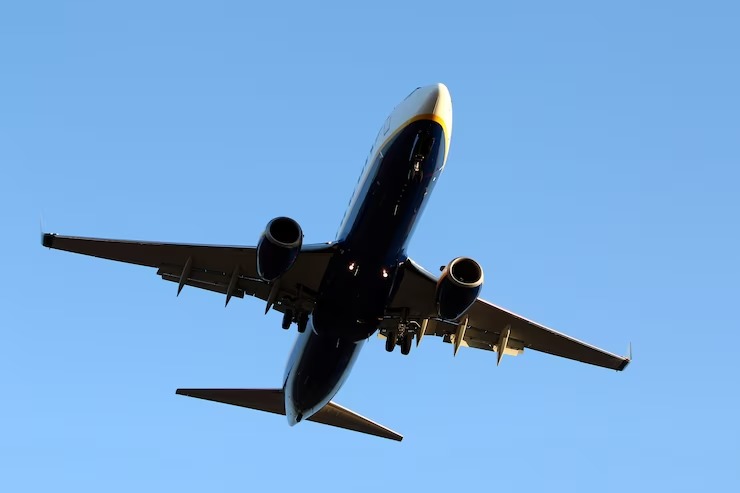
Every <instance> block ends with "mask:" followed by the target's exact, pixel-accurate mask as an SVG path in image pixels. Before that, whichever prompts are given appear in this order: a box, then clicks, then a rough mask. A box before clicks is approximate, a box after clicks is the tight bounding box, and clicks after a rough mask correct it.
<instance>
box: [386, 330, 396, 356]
mask: <svg viewBox="0 0 740 493" xmlns="http://www.w3.org/2000/svg"><path fill="white" fill-rule="evenodd" d="M394 349H396V333H395V332H393V331H389V332H388V333H387V334H386V335H385V350H386V351H388V352H389V353H392V352H393V350H394Z"/></svg>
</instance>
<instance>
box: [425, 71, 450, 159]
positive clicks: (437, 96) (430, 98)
mask: <svg viewBox="0 0 740 493" xmlns="http://www.w3.org/2000/svg"><path fill="white" fill-rule="evenodd" d="M420 90H421V91H424V92H423V96H424V99H423V103H422V105H421V107H420V108H419V110H418V111H419V113H422V114H431V115H434V116H435V117H436V118H435V119H436V120H437V121H439V122H440V123H441V124H442V127H443V128H444V132H445V144H446V145H445V159H446V158H447V152H448V150H449V147H450V137H451V136H452V98H451V97H450V91H449V89H447V86H446V85H444V84H442V83H437V84H432V85H429V86H426V87H423V88H421V89H420Z"/></svg>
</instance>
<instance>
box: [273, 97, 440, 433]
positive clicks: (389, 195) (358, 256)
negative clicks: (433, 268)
mask: <svg viewBox="0 0 740 493" xmlns="http://www.w3.org/2000/svg"><path fill="white" fill-rule="evenodd" d="M451 125H452V105H451V102H450V96H449V92H448V91H447V88H446V87H445V86H444V85H442V84H435V85H432V86H427V87H423V88H418V89H416V90H415V91H414V92H412V93H411V94H410V95H409V96H408V97H407V98H406V99H405V100H404V101H403V102H402V103H401V104H399V105H398V106H397V107H396V108H395V109H394V111H393V112H392V113H391V115H390V116H389V117H388V118H387V119H386V121H385V123H384V124H383V126H382V127H381V129H380V131H379V132H378V136H377V138H376V141H375V143H374V145H373V147H372V148H371V150H370V154H369V156H368V159H367V161H366V163H365V167H364V168H363V171H362V175H361V177H360V180H359V182H358V186H357V188H356V190H355V193H354V195H353V196H352V199H351V201H350V204H349V207H348V209H347V212H346V214H345V217H344V219H343V221H342V224H341V226H340V228H339V232H338V234H337V239H336V245H337V249H336V252H337V253H336V254H335V255H334V256H333V257H332V259H331V260H330V263H329V266H328V268H327V269H326V273H325V275H324V277H323V280H322V282H321V287H320V289H319V295H318V298H317V300H316V304H315V307H314V310H313V313H312V314H311V316H310V319H309V323H308V329H307V330H306V331H305V332H304V333H302V334H300V335H299V336H298V340H297V341H296V344H295V346H294V348H293V350H292V352H291V356H290V359H289V361H288V365H287V368H286V373H285V379H284V385H283V390H284V394H285V410H286V415H287V417H288V422H289V423H290V424H291V425H292V424H295V423H297V422H299V421H301V420H302V419H306V418H308V417H310V416H311V415H312V414H313V413H315V412H316V411H318V410H319V409H321V408H322V407H323V406H325V405H326V404H327V403H328V402H329V401H330V400H331V399H332V398H333V397H334V395H335V394H336V393H337V391H338V390H339V388H340V387H341V385H342V383H343V382H344V381H345V380H346V378H347V376H348V374H349V372H350V370H351V368H352V365H353V364H354V362H355V360H356V359H357V356H358V354H359V352H360V350H361V349H362V347H363V345H364V343H365V341H366V340H367V338H368V337H369V336H371V335H372V334H373V333H374V332H375V331H376V330H377V328H378V325H379V324H380V322H381V321H382V319H383V316H384V313H385V309H386V306H387V305H388V303H389V302H390V299H391V295H392V293H393V290H394V287H395V286H396V283H397V280H398V276H397V273H398V271H399V265H400V264H402V263H403V262H404V261H405V260H406V258H407V257H406V247H407V245H408V242H409V240H410V238H411V235H412V233H413V231H414V228H415V226H416V224H417V222H418V219H419V217H420V215H421V213H422V211H423V209H424V206H425V205H426V203H427V201H428V199H429V196H430V193H431V191H432V189H433V187H434V185H435V183H436V180H437V178H438V177H439V174H440V173H441V171H442V169H443V168H444V165H445V162H446V159H447V153H448V149H449V142H450V133H451Z"/></svg>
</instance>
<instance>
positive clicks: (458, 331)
mask: <svg viewBox="0 0 740 493" xmlns="http://www.w3.org/2000/svg"><path fill="white" fill-rule="evenodd" d="M403 267H404V268H403V274H402V275H403V278H402V279H401V283H400V285H399V287H398V290H397V291H396V293H395V296H394V298H393V301H392V303H391V311H392V312H395V313H398V311H399V310H407V313H408V319H409V320H415V319H416V320H420V321H423V320H425V319H426V320H427V322H426V323H425V324H424V325H423V327H424V329H425V330H424V332H423V333H422V334H421V335H422V336H423V335H436V336H440V337H442V338H443V340H444V341H445V342H450V343H453V344H455V346H456V347H455V350H457V347H459V346H468V347H473V348H478V349H486V350H488V351H496V352H497V353H498V361H499V362H500V361H501V357H502V356H503V355H504V354H508V355H517V354H520V353H521V352H522V351H524V349H525V348H526V349H534V350H535V351H541V352H544V353H549V354H554V355H555V356H562V357H563V358H569V359H572V360H576V361H581V362H583V363H589V364H591V365H596V366H602V367H604V368H610V369H612V370H620V371H621V370H624V369H625V368H626V367H627V365H628V364H629V362H630V358H625V357H621V356H617V355H615V354H612V353H610V352H607V351H604V350H603V349H599V348H597V347H594V346H592V345H590V344H586V343H585V342H581V341H579V340H577V339H574V338H572V337H570V336H567V335H565V334H561V333H560V332H557V331H555V330H552V329H550V328H548V327H545V326H544V325H540V324H538V323H537V322H533V321H532V320H528V319H526V318H524V317H522V316H520V315H517V314H516V313H513V312H510V311H508V310H506V309H504V308H501V307H499V306H496V305H494V304H493V303H489V302H488V301H485V300H483V299H480V298H478V299H477V300H476V301H475V303H474V304H473V306H472V307H471V308H470V310H469V311H468V313H467V314H466V315H465V317H467V324H463V323H457V322H448V321H444V320H440V319H438V318H436V314H437V308H436V306H435V301H434V295H435V290H436V285H437V279H436V278H435V277H434V276H433V275H432V274H430V273H429V272H427V271H425V270H424V269H423V268H422V267H420V266H419V265H418V264H416V263H415V262H414V261H412V260H410V259H409V260H407V261H406V263H405V264H404V266H403ZM465 317H463V318H465ZM387 323H388V322H386V324H387ZM386 326H387V327H389V326H388V325H386ZM418 337H419V336H417V338H418ZM456 338H457V339H458V340H456ZM417 340H419V339H417Z"/></svg>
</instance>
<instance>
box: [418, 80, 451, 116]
mask: <svg viewBox="0 0 740 493" xmlns="http://www.w3.org/2000/svg"><path fill="white" fill-rule="evenodd" d="M420 90H421V91H423V94H424V106H426V107H427V108H428V109H429V110H430V113H434V112H435V111H434V108H436V107H438V106H450V91H449V90H448V89H447V86H446V85H444V84H442V83H441V82H440V83H437V84H432V85H429V86H426V87H423V88H421V89H420Z"/></svg>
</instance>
